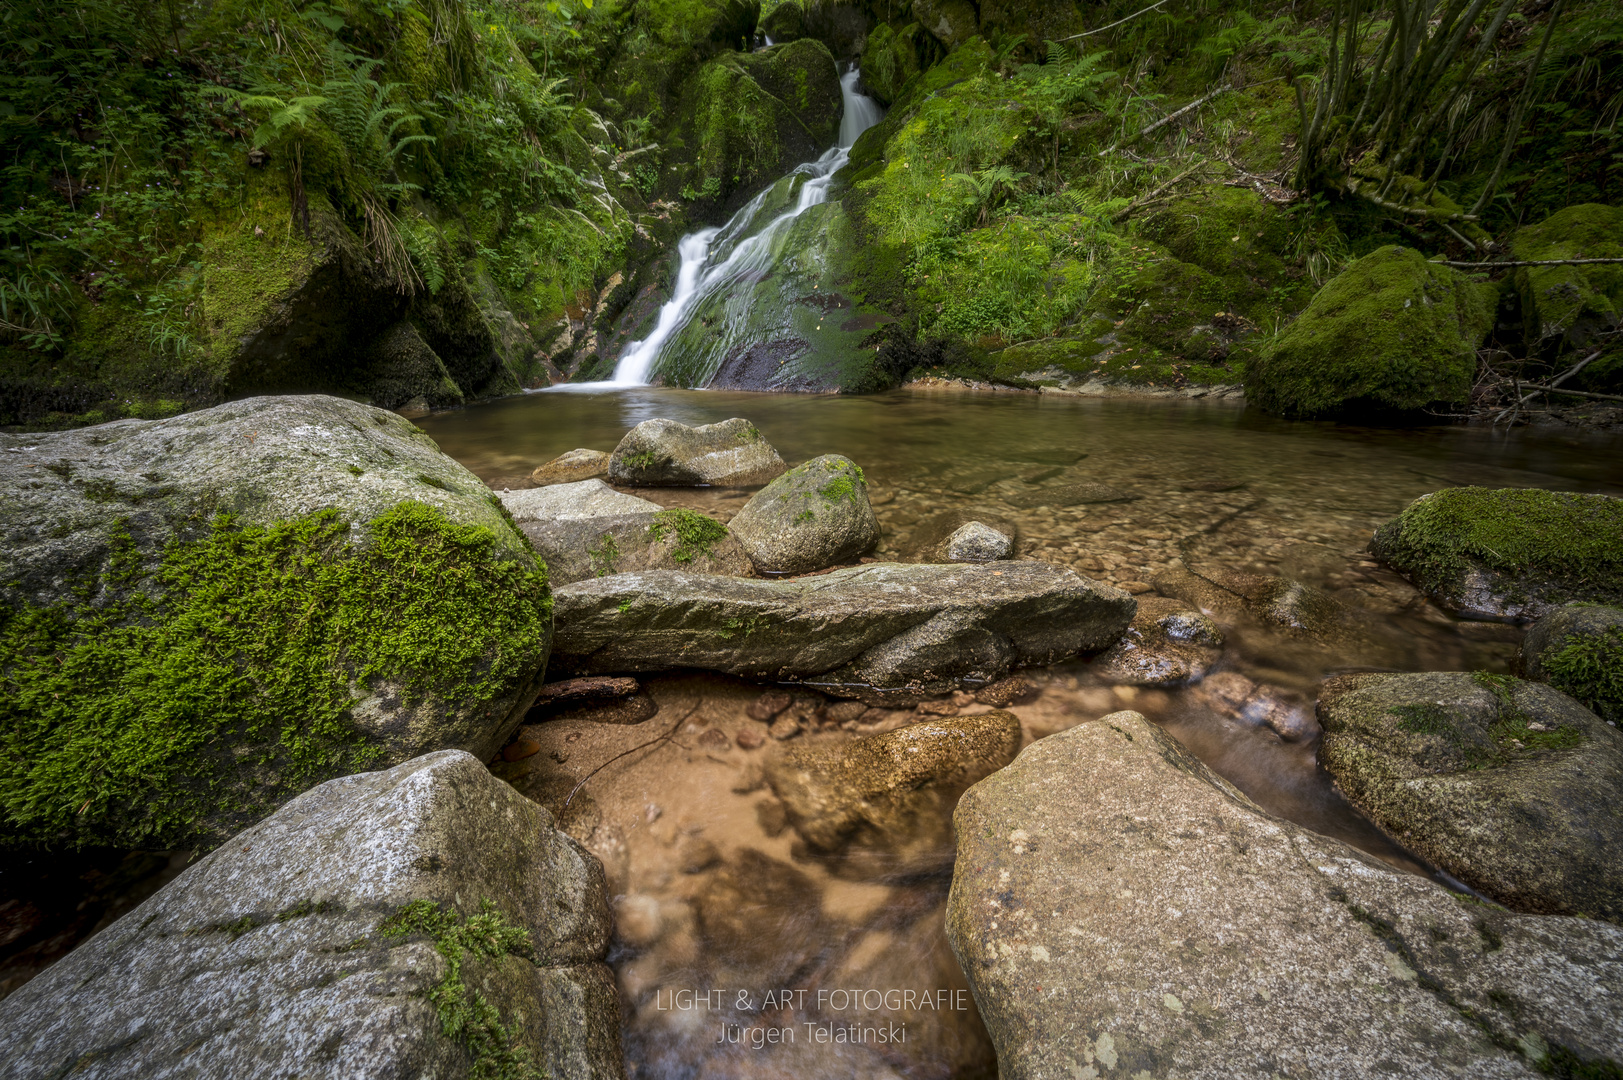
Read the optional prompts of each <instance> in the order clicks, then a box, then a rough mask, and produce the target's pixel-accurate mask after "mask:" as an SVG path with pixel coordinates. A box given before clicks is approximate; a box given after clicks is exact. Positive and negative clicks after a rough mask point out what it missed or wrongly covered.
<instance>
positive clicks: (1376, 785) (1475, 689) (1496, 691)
mask: <svg viewBox="0 0 1623 1080" xmlns="http://www.w3.org/2000/svg"><path fill="white" fill-rule="evenodd" d="M1318 716H1319V723H1320V725H1322V726H1323V728H1324V742H1323V744H1322V745H1321V747H1320V749H1319V760H1320V761H1321V762H1322V763H1323V765H1324V767H1325V768H1326V769H1327V770H1329V772H1330V774H1331V775H1332V776H1334V777H1335V778H1336V786H1337V787H1338V788H1340V789H1341V790H1342V792H1344V793H1345V794H1346V796H1347V798H1348V799H1349V800H1350V801H1351V802H1352V803H1353V805H1355V806H1357V807H1358V808H1359V809H1361V810H1363V811H1364V813H1366V814H1368V815H1369V816H1370V817H1371V818H1372V819H1373V820H1374V821H1375V823H1376V824H1377V825H1379V826H1381V828H1383V829H1385V830H1386V831H1387V832H1389V833H1391V834H1392V835H1393V836H1395V837H1397V838H1398V839H1399V840H1401V841H1402V842H1403V843H1404V844H1405V845H1406V846H1408V847H1409V848H1410V849H1412V850H1413V851H1414V852H1416V853H1417V854H1419V855H1421V856H1423V857H1424V858H1426V859H1428V860H1430V861H1431V862H1432V864H1433V865H1436V866H1439V867H1441V868H1442V869H1444V870H1447V871H1448V872H1449V873H1450V874H1453V875H1454V876H1455V877H1457V878H1459V879H1460V880H1461V881H1463V882H1465V883H1466V884H1467V885H1469V886H1471V887H1472V888H1473V889H1477V890H1478V891H1480V892H1482V893H1484V894H1486V895H1487V896H1490V897H1492V898H1493V899H1495V900H1497V901H1499V902H1500V903H1501V904H1506V905H1508V906H1510V907H1513V908H1515V909H1517V910H1519V911H1533V912H1540V913H1544V914H1551V915H1589V916H1593V917H1599V918H1605V919H1610V920H1612V921H1613V922H1618V923H1623V809H1620V807H1619V805H1618V800H1619V797H1620V795H1623V734H1620V733H1619V732H1618V730H1617V729H1616V728H1614V727H1611V726H1609V725H1607V724H1606V723H1604V722H1602V721H1601V719H1600V718H1599V717H1597V716H1596V715H1595V714H1594V713H1592V712H1590V711H1589V710H1588V709H1586V708H1584V707H1583V706H1582V705H1580V704H1578V703H1577V702H1576V701H1574V700H1572V699H1571V698H1569V697H1567V696H1566V695H1565V694H1563V693H1561V692H1559V691H1557V690H1554V689H1552V688H1550V687H1548V686H1543V685H1540V684H1539V683H1531V682H1523V681H1522V680H1521V679H1513V678H1511V677H1509V676H1503V675H1500V676H1494V675H1481V674H1478V675H1473V674H1470V673H1467V672H1461V671H1439V672H1414V673H1409V674H1403V675H1344V676H1342V677H1340V678H1337V679H1332V680H1331V681H1330V682H1328V683H1327V684H1325V686H1324V689H1323V690H1321V691H1320V693H1319V702H1318Z"/></svg>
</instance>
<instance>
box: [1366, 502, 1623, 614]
mask: <svg viewBox="0 0 1623 1080" xmlns="http://www.w3.org/2000/svg"><path fill="white" fill-rule="evenodd" d="M1370 551H1371V552H1372V553H1373V554H1374V555H1375V557H1376V558H1378V559H1379V560H1380V561H1381V562H1383V563H1385V564H1386V565H1387V566H1390V567H1391V568H1392V569H1394V570H1396V571H1398V572H1399V573H1400V574H1403V575H1404V576H1405V577H1407V578H1409V579H1410V580H1411V581H1413V582H1414V583H1415V585H1416V586H1418V587H1419V588H1420V589H1422V590H1423V591H1425V592H1426V593H1427V594H1428V595H1429V596H1430V597H1431V598H1432V599H1433V600H1435V601H1437V603H1439V604H1441V605H1442V606H1443V607H1445V608H1447V609H1449V610H1450V611H1454V612H1456V613H1458V614H1461V615H1464V616H1466V617H1467V618H1489V619H1524V620H1525V619H1534V618H1538V617H1539V616H1541V615H1543V614H1545V613H1546V612H1549V611H1552V610H1554V609H1555V608H1557V607H1559V606H1561V605H1562V604H1564V603H1568V602H1570V601H1577V600H1587V601H1595V602H1598V603H1603V604H1618V603H1623V499H1614V498H1609V497H1607V496H1605V495H1580V494H1576V493H1573V492H1567V491H1541V490H1537V489H1521V488H1505V489H1498V490H1494V489H1489V488H1477V487H1463V488H1444V489H1443V490H1441V491H1434V492H1432V493H1431V494H1429V495H1422V496H1421V497H1420V498H1418V499H1416V500H1415V501H1414V502H1412V503H1410V504H1409V505H1408V507H1407V508H1405V509H1404V511H1403V513H1402V514H1401V515H1399V516H1398V517H1397V518H1395V519H1393V520H1392V521H1389V522H1387V523H1386V524H1385V525H1382V526H1381V527H1380V528H1379V529H1377V530H1376V532H1375V536H1374V539H1373V540H1371V542H1370Z"/></svg>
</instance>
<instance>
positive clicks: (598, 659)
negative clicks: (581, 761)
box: [553, 562, 1136, 704]
mask: <svg viewBox="0 0 1623 1080" xmlns="http://www.w3.org/2000/svg"><path fill="white" fill-rule="evenodd" d="M557 597H558V599H557V608H556V612H555V618H556V624H557V634H558V636H557V640H556V643H555V645H554V654H553V655H554V658H555V660H554V662H555V664H556V667H557V670H559V671H562V672H573V673H578V674H593V673H600V672H620V671H658V670H669V669H673V668H683V667H694V668H704V669H708V670H711V671H723V672H727V673H729V674H734V675H746V676H749V677H751V678H758V679H763V680H780V679H803V680H805V681H807V682H809V683H813V684H815V685H817V687H818V688H819V689H822V690H825V692H829V693H834V694H838V695H840V696H843V697H855V698H861V699H863V700H870V701H871V702H872V703H874V704H879V703H889V702H893V701H902V702H911V701H918V700H921V699H922V698H924V697H929V696H935V695H939V694H943V693H946V692H947V691H949V690H953V689H956V688H957V687H958V686H959V684H960V682H968V683H969V684H971V685H976V686H978V685H980V684H982V683H985V682H990V681H994V680H996V679H998V678H1000V677H1001V676H1003V675H1004V674H1006V673H1007V672H1008V671H1009V670H1010V669H1011V668H1013V667H1016V666H1021V665H1027V664H1041V663H1053V662H1055V661H1057V660H1059V659H1061V658H1064V657H1069V656H1074V655H1076V654H1077V653H1079V652H1083V651H1091V650H1094V649H1099V648H1102V647H1104V646H1105V645H1108V644H1109V643H1110V642H1112V641H1114V640H1115V639H1116V638H1117V637H1118V636H1119V635H1120V634H1121V632H1122V631H1123V630H1124V629H1126V627H1127V624H1128V622H1129V620H1131V619H1132V617H1133V612H1134V610H1135V608H1136V605H1135V603H1134V601H1133V599H1132V597H1130V596H1129V595H1128V594H1126V593H1124V592H1122V591H1121V590H1119V589H1113V588H1110V587H1108V586H1104V585H1100V584H1098V583H1096V582H1093V581H1089V580H1088V579H1087V578H1084V577H1081V576H1079V575H1078V574H1076V573H1074V572H1072V571H1070V570H1064V569H1061V568H1059V567H1055V566H1050V565H1048V564H1046V563H1036V562H1030V563H1002V564H997V566H996V567H995V568H994V567H993V566H976V565H971V564H960V565H946V566H943V565H907V564H895V563H880V564H874V565H869V566H859V567H850V568H847V569H843V570H836V571H834V572H833V573H831V574H825V575H820V576H817V577H808V578H799V579H794V580H789V581H751V580H744V579H737V578H723V577H711V576H702V575H695V574H686V573H681V572H672V571H649V572H646V573H637V574H619V575H615V576H612V577H606V578H600V579H594V580H590V581H581V582H576V583H574V584H572V585H568V586H565V587H563V588H561V589H559V590H558V593H557Z"/></svg>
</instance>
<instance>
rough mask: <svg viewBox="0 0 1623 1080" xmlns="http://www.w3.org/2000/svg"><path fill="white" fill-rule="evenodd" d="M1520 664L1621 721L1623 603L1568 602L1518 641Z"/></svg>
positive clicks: (1534, 675) (1538, 678)
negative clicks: (1613, 604) (1621, 604)
mask: <svg viewBox="0 0 1623 1080" xmlns="http://www.w3.org/2000/svg"><path fill="white" fill-rule="evenodd" d="M1522 669H1523V672H1524V673H1525V674H1526V675H1527V677H1528V678H1529V679H1534V680H1536V681H1538V682H1545V683H1549V684H1550V685H1551V686H1553V687H1555V688H1556V689H1557V690H1559V691H1561V692H1562V693H1563V694H1569V695H1571V696H1572V697H1574V698H1576V699H1577V700H1578V701H1581V702H1582V703H1583V704H1585V705H1587V706H1588V707H1589V708H1591V709H1593V710H1594V711H1595V712H1596V713H1597V714H1599V716H1600V717H1601V719H1603V720H1606V721H1608V722H1609V723H1612V724H1618V723H1623V607H1608V606H1606V605H1604V604H1567V605H1566V606H1564V607H1561V608H1557V609H1556V610H1555V611H1553V612H1551V613H1550V614H1548V615H1546V616H1545V617H1544V618H1542V619H1540V620H1539V621H1538V622H1537V623H1535V624H1534V626H1533V628H1532V629H1531V630H1529V631H1528V632H1527V637H1526V639H1524V640H1523V641H1522Z"/></svg>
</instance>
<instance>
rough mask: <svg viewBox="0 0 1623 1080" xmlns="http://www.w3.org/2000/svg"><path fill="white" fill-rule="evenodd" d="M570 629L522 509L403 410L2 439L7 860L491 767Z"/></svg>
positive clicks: (278, 409)
mask: <svg viewBox="0 0 1623 1080" xmlns="http://www.w3.org/2000/svg"><path fill="white" fill-rule="evenodd" d="M550 635H551V617H550V600H549V595H548V589H547V582H546V576H545V571H544V570H543V569H542V568H541V567H540V565H539V564H538V563H537V562H536V559H535V556H534V554H533V553H532V552H531V550H530V546H529V545H528V544H527V543H526V542H525V539H524V537H523V536H522V535H521V534H520V533H519V532H518V531H517V530H516V529H514V528H513V526H512V525H511V524H510V523H509V522H508V520H507V519H506V518H505V517H504V516H503V514H502V507H501V504H500V503H499V502H498V501H497V499H496V497H495V496H494V495H493V494H492V493H491V492H490V490H489V489H488V488H486V487H485V485H484V484H482V483H480V481H479V479H478V478H477V477H475V476H474V475H473V474H472V473H470V472H468V470H466V469H464V468H463V467H462V466H461V465H458V464H457V463H456V462H455V461H453V460H451V459H450V458H449V457H447V456H446V455H445V454H443V453H441V452H440V450H439V448H438V447H437V446H436V445H435V444H434V441H433V440H432V439H430V438H428V437H427V436H426V435H424V434H423V433H422V432H420V431H418V430H417V429H416V428H415V427H414V426H413V425H412V424H411V423H410V422H409V421H407V420H405V419H403V418H401V417H399V416H397V415H395V414H393V413H389V412H384V411H383V410H381V409H374V408H371V407H369V406H365V405H357V404H355V403H353V402H350V401H345V400H342V399H339V398H330V397H316V396H310V397H261V398H249V399H246V400H243V401H235V402H231V403H230V404H226V405H221V406H218V407H216V408H213V409H206V410H203V411H200V412H194V413H186V414H184V415H181V416H176V417H173V418H172V419H168V420H157V421H144V420H123V421H119V422H117V423H112V424H105V425H101V426H99V427H90V428H83V429H80V430H77V431H69V432H61V433H56V434H47V435H27V436H17V435H0V642H4V644H3V645H0V679H3V680H4V682H3V685H4V686H5V691H4V692H3V693H0V846H4V845H6V844H13V843H31V844H47V845H51V844H82V845H108V846H116V847H126V848H143V847H145V848H174V847H195V846H204V847H207V846H212V845H213V844H217V843H219V842H220V841H221V840H223V839H224V838H225V837H227V836H229V835H230V834H231V833H232V832H234V831H236V830H237V829H240V828H242V827H243V826H246V825H249V824H252V823H253V822H254V821H257V820H259V819H260V818H261V817H263V816H264V815H265V814H267V813H269V812H270V811H271V810H273V809H275V807H276V806H277V805H279V804H280V803H282V802H283V801H285V800H286V799H288V798H290V797H291V796H293V795H295V794H297V793H298V792H300V791H303V790H305V789H306V788H308V787H310V786H312V785H314V784H316V783H319V782H321V781H322V780H326V779H329V778H331V777H333V776H337V775H342V774H344V773H349V772H355V771H359V770H361V769H367V768H377V767H379V766H388V765H394V764H397V763H399V762H401V761H404V760H407V759H408V758H412V757H416V756H418V755H419V754H423V753H426V752H428V751H431V750H438V749H445V748H458V749H464V750H468V751H469V752H471V753H473V754H475V755H476V756H479V757H485V756H488V755H489V754H491V753H493V752H494V751H495V750H496V749H497V748H499V747H500V746H501V745H502V743H503V742H504V741H505V740H506V739H507V736H508V735H509V734H510V733H511V732H512V731H513V729H514V728H515V727H516V726H517V724H518V721H519V718H520V717H521V716H522V715H523V713H524V710H525V709H527V708H528V707H529V705H530V701H531V700H532V698H533V697H534V694H535V690H536V688H537V687H538V686H539V685H540V683H541V679H542V675H543V670H544V667H545V664H546V658H547V649H548V643H549V640H550ZM408 642H409V643H410V646H409V647H407V646H406V644H405V643H408ZM45 657H51V658H53V660H52V662H51V663H49V664H42V663H40V662H39V661H40V659H41V658H45Z"/></svg>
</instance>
